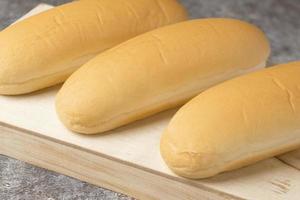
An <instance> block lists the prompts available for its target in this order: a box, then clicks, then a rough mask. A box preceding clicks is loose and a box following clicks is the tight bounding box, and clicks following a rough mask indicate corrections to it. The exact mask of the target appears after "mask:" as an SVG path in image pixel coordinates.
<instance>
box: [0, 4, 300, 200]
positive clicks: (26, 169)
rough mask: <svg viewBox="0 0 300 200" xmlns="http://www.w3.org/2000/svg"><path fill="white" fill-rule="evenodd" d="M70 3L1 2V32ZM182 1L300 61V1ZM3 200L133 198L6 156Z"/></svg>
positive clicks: (274, 59)
mask: <svg viewBox="0 0 300 200" xmlns="http://www.w3.org/2000/svg"><path fill="white" fill-rule="evenodd" d="M67 1H68V0H44V1H40V0H0V29H3V28H5V27H6V26H7V25H8V24H10V23H11V22H13V21H14V20H15V19H17V18H19V17H20V16H22V15H23V14H25V13H26V12H28V11H29V10H30V9H32V8H33V7H34V6H35V5H37V4H38V3H40V2H45V3H50V4H52V5H58V4H60V3H64V2H67ZM112 1H113V0H112ZM181 1H182V2H183V4H184V5H185V6H186V7H187V8H188V9H189V11H190V13H191V16H192V17H194V18H196V17H234V18H239V19H243V20H246V21H250V22H252V23H254V24H256V25H258V26H259V27H261V28H262V29H263V30H264V31H265V32H266V33H267V35H268V37H269V39H270V40H271V43H272V56H271V59H270V63H282V62H288V61H292V60H300V20H299V19H300V0H285V1H284V0H264V1H260V0H226V1H224V0H181ZM0 48H1V46H0ZM129 181H130V180H129ZM0 199H1V200H2V199H3V200H6V199H12V200H18V199H26V200H27V199H30V200H31V199H49V200H51V199H105V200H106V199H107V200H115V199H116V200H119V199H120V200H125V199H126V200H127V199H131V198H129V197H126V196H124V195H120V194H117V193H114V192H111V191H108V190H105V189H102V188H98V187H95V186H92V185H90V184H87V183H84V182H81V181H78V180H75V179H72V178H69V177H66V176H64V175H60V174H57V173H54V172H50V171H47V170H44V169H41V168H38V167H34V166H31V165H29V164H26V163H24V162H21V161H17V160H14V159H11V158H8V157H5V156H1V155H0Z"/></svg>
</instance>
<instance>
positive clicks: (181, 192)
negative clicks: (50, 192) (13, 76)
mask: <svg viewBox="0 0 300 200" xmlns="http://www.w3.org/2000/svg"><path fill="white" fill-rule="evenodd" d="M49 8H50V7H49V6H47V5H41V6H39V7H37V8H36V9H35V10H34V11H33V12H31V13H30V14H34V13H37V12H40V11H43V10H44V9H49ZM59 87H60V86H56V87H53V88H50V89H47V90H43V91H40V92H36V93H33V94H30V95H23V96H17V97H7V96H0V154H4V155H7V156H11V157H14V158H17V159H20V160H23V161H26V162H28V163H31V164H34V165H37V166H40V167H43V168H47V169H50V170H54V171H57V172H59V173H62V174H66V175H69V176H72V177H75V178H78V179H80V180H84V181H87V182H90V183H92V184H95V185H98V186H102V187H105V188H108V189H112V190H114V191H118V192H122V193H125V194H128V195H131V196H134V197H136V198H139V199H163V200H173V199H174V200H175V199H176V200H177V199H178V200H183V199H184V200H185V199H204V200H205V199H212V200H221V199H262V200H264V199H266V200H267V199H272V200H279V199H284V200H288V199H299V198H300V172H299V169H300V151H295V152H292V153H288V154H286V155H283V156H281V157H279V158H272V159H268V160H265V161H262V162H259V163H257V164H255V165H252V166H249V167H245V168H242V169H240V170H236V171H233V172H229V173H224V174H222V175H219V176H216V177H213V178H210V179H204V180H198V181H195V180H187V179H184V178H180V177H178V176H176V175H174V174H173V173H172V172H171V171H170V170H169V169H168V168H167V167H166V166H165V164H164V162H163V161H162V159H161V157H160V154H159V138H160V134H161V132H162V130H163V129H164V128H165V127H166V125H167V124H168V122H169V120H170V118H171V117H172V115H173V114H174V113H175V112H176V109H175V110H170V111H167V112H163V113H160V114H158V115H155V116H153V117H150V118H147V119H145V120H141V121H139V122H136V123H133V124H131V125H128V126H125V127H123V128H120V129H117V130H114V131H111V132H109V133H108V134H105V135H97V136H84V135H79V134H75V133H72V132H70V131H68V130H67V129H66V128H65V127H64V126H63V125H62V124H61V123H60V121H59V120H58V119H57V116H56V113H55V109H54V98H55V94H56V93H57V91H58V89H59Z"/></svg>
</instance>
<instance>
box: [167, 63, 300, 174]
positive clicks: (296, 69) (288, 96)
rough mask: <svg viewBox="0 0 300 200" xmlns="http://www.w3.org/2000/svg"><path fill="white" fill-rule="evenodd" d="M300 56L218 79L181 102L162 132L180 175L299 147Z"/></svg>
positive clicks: (233, 165)
mask: <svg viewBox="0 0 300 200" xmlns="http://www.w3.org/2000/svg"><path fill="white" fill-rule="evenodd" d="M299 77H300V62H293V63H288V64H283V65H278V66H275V67H272V68H268V69H265V70H261V71H259V72H256V73H252V74H248V75H245V76H242V77H238V78H236V79H233V80H230V81H227V82H225V83H222V84H220V85H217V86H215V87H213V88H211V89H208V90H207V91H205V92H203V93H202V94H200V95H198V96H197V97H195V98H194V99H192V100H191V101H190V102H188V103H187V104H186V105H184V106H183V107H182V108H181V109H180V110H179V111H178V112H177V113H176V115H175V116H174V117H173V119H172V120H171V122H170V124H169V126H168V128H167V129H166V131H165V132H164V133H163V135H162V138H161V155H162V157H163V158H164V160H165V161H166V163H167V165H168V166H169V167H170V168H171V169H172V170H173V171H174V172H175V173H176V174H178V175H180V176H184V177H187V178H193V179H197V178H205V177H210V176H213V175H216V174H218V173H221V172H224V171H228V170H233V169H237V168H240V167H243V166H246V165H249V164H252V163H255V162H257V161H259V160H262V159H266V158H269V157H272V156H275V155H278V154H281V153H284V152H287V151H290V150H292V149H295V148H297V147H300V82H299V80H300V79H299Z"/></svg>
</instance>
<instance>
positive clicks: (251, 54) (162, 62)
mask: <svg viewBox="0 0 300 200" xmlns="http://www.w3.org/2000/svg"><path fill="white" fill-rule="evenodd" d="M269 52H270V49H269V43H268V41H267V39H266V37H265V35H264V34H263V33H262V32H261V31H260V30H259V29H258V28H256V27H255V26H253V25H250V24H248V23H246V22H242V21H239V20H234V19H201V20H191V21H187V22H182V23H178V24H175V25H170V26H167V27H163V28H160V29H157V30H154V31H151V32H148V33H145V34H143V35H140V36H138V37H136V38H133V39H131V40H129V41H127V42H125V43H123V44H121V45H119V46H117V47H115V48H113V49H111V50H109V51H106V52H104V53H103V54H102V55H99V56H97V57H96V58H94V59H93V60H91V61H90V62H88V63H87V64H85V65H84V66H83V67H82V68H80V69H79V70H78V71H77V72H75V73H74V74H73V75H72V76H71V77H70V79H68V81H67V82H66V83H65V84H64V86H63V87H62V89H61V90H60V92H59V94H58V96H57V98H56V108H57V113H58V115H59V117H60V119H61V120H62V122H63V123H64V124H65V125H66V126H67V127H68V128H69V129H71V130H73V131H76V132H80V133H86V134H93V133H99V132H104V131H107V130H111V129H113V128H116V127H119V126H122V125H124V124H127V123H130V122H133V121H135V120H138V119H142V118H144V117H147V116H149V115H152V114H155V113H157V112H160V111H162V110H166V109H168V108H172V107H175V106H178V105H181V104H183V103H185V102H186V101H187V100H189V99H190V98H192V97H194V96H195V95H197V94H199V92H201V91H202V90H204V89H206V88H207V87H210V86H212V85H214V84H217V83H219V82H221V81H224V80H226V79H229V78H232V77H234V76H237V75H240V74H243V73H247V72H249V71H254V70H257V69H261V68H263V67H264V64H265V62H266V59H267V57H268V55H269Z"/></svg>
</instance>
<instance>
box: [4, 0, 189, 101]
mask: <svg viewBox="0 0 300 200" xmlns="http://www.w3.org/2000/svg"><path fill="white" fill-rule="evenodd" d="M185 19H186V11H185V10H184V8H183V7H182V6H181V5H180V4H179V3H178V2H177V1H176V0H126V1H125V0H85V1H84V0H82V1H75V2H72V3H69V4H65V5H63V6H60V7H57V8H53V9H51V10H49V11H46V12H44V13H41V14H38V15H36V16H33V17H30V18H28V19H25V20H24V21H21V22H18V23H16V24H14V25H12V26H10V27H8V28H7V29H5V30H3V31H2V32H0V44H1V48H0V94H6V95H16V94H23V93H29V92H32V91H35V90H38V89H41V88H45V87H49V86H51V85H54V84H57V83H61V82H63V81H65V79H66V78H67V77H68V76H69V75H70V74H71V73H72V72H73V71H74V70H75V69H77V68H78V67H79V66H81V65H82V64H84V63H86V62H87V61H88V60H90V59H91V58H93V57H94V56H96V55H97V54H99V53H100V52H102V51H104V50H106V49H108V48H111V47H112V46H115V45H116V44H119V43H121V42H123V41H125V40H127V39H129V38H132V37H134V36H136V35H139V34H141V33H144V32H147V31H149V30H152V29H155V28H157V27H160V26H164V25H167V24H172V23H175V22H179V21H183V20H185Z"/></svg>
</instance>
